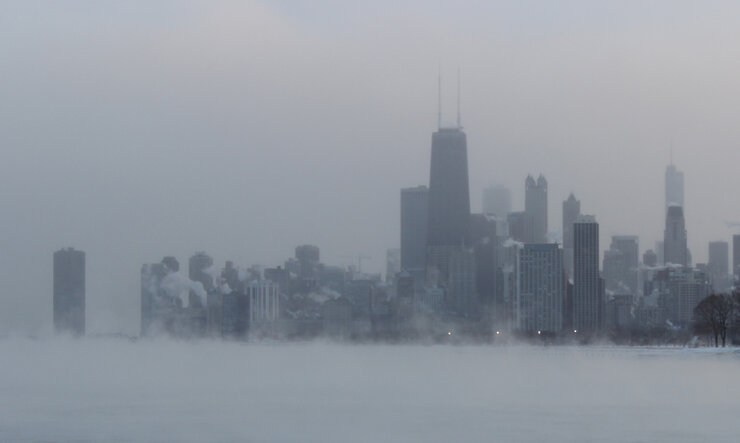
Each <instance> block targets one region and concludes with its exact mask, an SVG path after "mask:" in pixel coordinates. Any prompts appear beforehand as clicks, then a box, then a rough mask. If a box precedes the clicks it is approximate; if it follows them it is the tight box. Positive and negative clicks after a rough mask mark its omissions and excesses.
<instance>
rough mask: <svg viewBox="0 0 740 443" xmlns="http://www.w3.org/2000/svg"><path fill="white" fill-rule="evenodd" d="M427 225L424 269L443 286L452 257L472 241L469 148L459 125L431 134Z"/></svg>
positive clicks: (450, 266)
mask: <svg viewBox="0 0 740 443" xmlns="http://www.w3.org/2000/svg"><path fill="white" fill-rule="evenodd" d="M427 229H428V231H427V257H426V258H427V260H426V266H427V270H428V271H432V272H431V273H430V274H435V275H436V276H437V278H436V279H437V283H439V284H440V285H441V286H445V287H446V286H447V284H448V276H449V275H450V270H451V268H452V262H451V257H452V256H453V255H455V254H457V253H458V252H459V254H457V255H456V256H458V257H462V256H463V255H465V254H463V253H462V252H460V251H458V250H462V249H467V248H468V247H469V246H470V243H471V242H470V193H469V188H468V151H467V141H466V137H465V133H464V132H463V131H462V128H460V127H456V128H440V129H439V130H438V131H437V132H435V133H434V134H433V135H432V156H431V167H430V171H429V224H428V226H427ZM460 254H462V255H460ZM458 261H459V260H458ZM463 262H465V261H464V260H463ZM466 263H467V262H466ZM473 269H474V267H473ZM456 281H458V282H459V281H460V280H459V279H456ZM458 286H459V285H458Z"/></svg>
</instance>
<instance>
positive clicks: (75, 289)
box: [54, 248, 85, 335]
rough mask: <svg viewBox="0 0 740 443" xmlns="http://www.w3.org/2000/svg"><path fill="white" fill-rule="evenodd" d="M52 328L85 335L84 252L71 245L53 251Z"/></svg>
mask: <svg viewBox="0 0 740 443" xmlns="http://www.w3.org/2000/svg"><path fill="white" fill-rule="evenodd" d="M54 329H56V331H57V332H64V333H71V334H73V335H85V253H84V252H82V251H76V250H75V249H73V248H66V249H60V250H59V251H56V252H55V253H54Z"/></svg>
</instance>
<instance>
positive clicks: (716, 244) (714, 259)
mask: <svg viewBox="0 0 740 443" xmlns="http://www.w3.org/2000/svg"><path fill="white" fill-rule="evenodd" d="M729 262H730V245H729V244H728V243H727V242H726V241H713V242H709V261H708V262H707V268H708V270H709V279H710V281H711V283H712V289H713V290H714V292H727V290H728V289H729V288H730V276H729V275H730V263H729Z"/></svg>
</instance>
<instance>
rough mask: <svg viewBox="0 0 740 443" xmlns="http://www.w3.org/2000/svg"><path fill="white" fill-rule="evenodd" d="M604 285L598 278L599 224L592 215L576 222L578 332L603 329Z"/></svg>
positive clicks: (575, 321) (575, 311)
mask: <svg viewBox="0 0 740 443" xmlns="http://www.w3.org/2000/svg"><path fill="white" fill-rule="evenodd" d="M603 291H604V285H603V283H602V279H601V276H600V275H599V224H598V223H596V219H595V218H594V216H592V215H581V216H579V217H578V218H577V219H576V222H575V223H573V317H572V320H573V329H575V330H576V331H578V332H579V333H593V332H599V331H601V330H602V328H603V310H604V292H603Z"/></svg>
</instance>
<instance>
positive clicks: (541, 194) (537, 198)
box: [524, 175, 547, 243]
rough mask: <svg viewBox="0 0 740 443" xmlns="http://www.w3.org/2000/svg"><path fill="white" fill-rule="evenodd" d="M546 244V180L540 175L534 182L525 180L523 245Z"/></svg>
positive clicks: (530, 178)
mask: <svg viewBox="0 0 740 443" xmlns="http://www.w3.org/2000/svg"><path fill="white" fill-rule="evenodd" d="M546 242H547V180H545V177H543V176H542V175H540V176H539V177H537V181H536V182H535V180H534V178H533V177H532V176H531V175H528V176H527V179H526V180H525V198H524V243H546Z"/></svg>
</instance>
